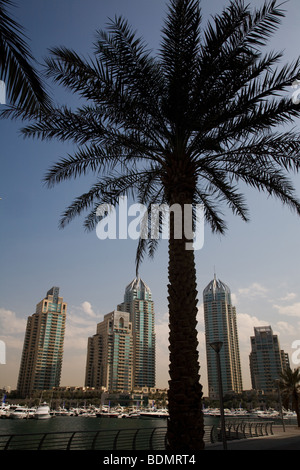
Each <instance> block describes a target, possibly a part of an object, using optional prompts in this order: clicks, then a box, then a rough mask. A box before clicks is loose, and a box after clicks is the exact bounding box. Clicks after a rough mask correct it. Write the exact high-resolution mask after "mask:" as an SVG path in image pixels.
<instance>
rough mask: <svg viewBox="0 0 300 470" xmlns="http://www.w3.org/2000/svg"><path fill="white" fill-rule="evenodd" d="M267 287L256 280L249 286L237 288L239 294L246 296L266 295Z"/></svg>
mask: <svg viewBox="0 0 300 470" xmlns="http://www.w3.org/2000/svg"><path fill="white" fill-rule="evenodd" d="M267 293H268V289H267V288H266V287H264V286H263V285H262V284H259V283H258V282H253V283H252V284H251V285H250V286H249V287H244V288H240V289H238V294H239V295H246V296H248V297H266V295H267Z"/></svg>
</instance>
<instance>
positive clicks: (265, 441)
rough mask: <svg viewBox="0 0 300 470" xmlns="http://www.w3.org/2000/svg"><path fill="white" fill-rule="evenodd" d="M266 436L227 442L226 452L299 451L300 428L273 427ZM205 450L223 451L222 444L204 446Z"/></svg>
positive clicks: (292, 426) (290, 426)
mask: <svg viewBox="0 0 300 470" xmlns="http://www.w3.org/2000/svg"><path fill="white" fill-rule="evenodd" d="M273 433H274V434H270V435H268V436H261V437H251V438H247V439H239V440H231V441H230V440H229V441H227V450H300V428H298V427H297V426H295V425H286V426H285V431H284V430H283V427H282V426H281V425H274V426H273ZM205 450H223V443H222V442H217V443H213V444H210V443H208V444H206V447H205Z"/></svg>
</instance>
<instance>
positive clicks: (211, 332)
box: [203, 275, 243, 398]
mask: <svg viewBox="0 0 300 470" xmlns="http://www.w3.org/2000/svg"><path fill="white" fill-rule="evenodd" d="M203 302H204V322H205V338H206V357H207V375H208V391H209V396H210V398H218V397H219V388H218V373H217V358H216V352H215V351H214V350H213V348H212V347H211V346H210V344H211V343H213V342H216V341H221V342H222V343H223V345H222V348H221V351H220V353H219V354H220V362H221V373H222V385H223V393H224V395H225V394H226V393H227V392H236V393H241V392H242V389H243V384H242V373H241V364H240V352H239V344H238V332H237V322H236V309H235V307H234V306H233V305H232V303H231V292H230V289H229V287H228V286H227V285H226V284H224V283H223V282H222V281H220V280H217V279H216V275H215V276H214V279H213V280H212V281H211V282H210V283H209V284H208V285H207V286H206V288H205V289H204V291H203Z"/></svg>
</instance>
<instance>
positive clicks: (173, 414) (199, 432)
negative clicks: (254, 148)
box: [167, 206, 204, 452]
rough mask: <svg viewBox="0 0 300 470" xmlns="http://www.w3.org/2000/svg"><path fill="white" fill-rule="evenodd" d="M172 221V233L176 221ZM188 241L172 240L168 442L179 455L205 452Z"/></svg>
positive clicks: (193, 280)
mask: <svg viewBox="0 0 300 470" xmlns="http://www.w3.org/2000/svg"><path fill="white" fill-rule="evenodd" d="M182 207H183V206H182ZM170 222H171V223H170V226H171V234H172V233H173V231H172V230H173V224H174V221H173V223H172V218H171V221H170ZM186 241H187V240H186V239H185V238H184V237H182V239H180V240H178V239H174V237H172V236H170V240H169V285H168V301H169V329H170V330H169V331H170V333H169V350H170V367H169V373H170V381H169V392H168V400H169V414H170V419H169V421H168V431H167V440H168V445H169V450H170V451H176V452H180V451H181V452H182V451H197V450H202V449H204V442H203V435H204V425H203V413H202V403H201V397H202V386H201V385H200V383H199V378H200V376H199V362H198V351H197V346H198V340H197V330H196V324H197V320H196V316H197V311H198V309H197V289H196V270H195V258H194V251H193V250H186V249H185V243H186Z"/></svg>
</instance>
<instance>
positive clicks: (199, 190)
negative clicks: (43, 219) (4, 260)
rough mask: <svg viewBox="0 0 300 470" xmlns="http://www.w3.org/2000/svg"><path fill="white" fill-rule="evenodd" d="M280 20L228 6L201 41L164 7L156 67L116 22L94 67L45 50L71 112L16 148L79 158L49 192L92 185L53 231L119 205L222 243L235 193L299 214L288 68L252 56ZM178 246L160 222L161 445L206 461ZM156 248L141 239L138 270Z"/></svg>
mask: <svg viewBox="0 0 300 470" xmlns="http://www.w3.org/2000/svg"><path fill="white" fill-rule="evenodd" d="M283 16H284V13H283V11H282V10H281V9H280V7H279V6H278V5H277V3H276V0H272V1H269V2H268V3H266V4H265V5H264V6H263V7H261V8H260V9H259V10H257V11H254V12H252V11H251V10H249V7H246V6H245V5H244V2H243V1H242V0H236V1H231V2H230V3H229V6H228V7H227V8H225V9H224V11H223V13H222V14H220V15H218V16H215V17H214V18H213V20H212V21H211V22H210V23H209V24H208V26H207V28H206V29H205V30H203V31H201V30H200V25H201V14H200V7H199V1H198V0H170V3H169V9H168V14H167V17H166V20H165V24H164V28H163V37H162V42H161V47H160V51H159V53H158V54H157V56H153V55H152V54H151V52H150V51H148V50H147V49H146V46H145V44H144V43H143V41H142V39H140V38H139V37H137V36H136V34H135V33H134V32H133V31H132V29H131V27H130V26H129V25H128V23H127V21H126V20H125V19H123V18H119V17H116V18H115V19H114V20H110V22H109V24H108V28H107V30H104V31H99V32H98V33H97V42H96V44H95V57H94V59H93V60H91V59H89V60H85V59H84V58H82V57H80V56H79V55H78V54H77V53H76V52H74V51H72V50H69V49H66V48H64V47H60V48H55V49H52V50H51V55H50V57H49V58H48V59H47V64H46V65H47V74H48V77H51V78H53V80H54V81H55V82H56V83H58V84H61V85H63V86H65V87H66V88H67V89H69V90H72V91H73V92H74V93H77V94H78V96H79V97H80V98H81V99H82V100H83V105H82V106H81V107H79V108H78V109H76V110H72V109H70V108H69V107H67V106H62V107H56V108H55V109H53V110H52V112H51V113H49V114H48V115H46V116H45V117H44V119H42V120H40V121H36V122H33V123H32V124H29V125H28V126H27V127H26V128H24V134H25V135H27V136H32V137H38V138H42V139H52V138H55V139H59V140H61V141H70V142H73V143H75V144H76V145H77V150H76V151H75V152H74V154H72V155H69V156H67V157H65V158H63V159H62V160H60V161H59V162H57V163H56V164H55V165H54V166H53V167H52V168H50V169H49V171H48V173H47V174H46V176H45V181H46V182H47V184H48V185H49V187H51V186H53V185H55V184H56V183H59V182H62V181H64V180H68V179H70V178H76V177H78V176H80V175H82V174H85V173H87V172H92V173H94V174H95V176H96V180H95V183H94V184H93V185H92V186H91V188H90V190H89V191H88V192H87V193H84V194H82V195H81V196H79V197H78V198H76V199H75V200H74V201H73V202H72V203H71V204H70V206H69V207H68V208H67V209H66V210H65V212H64V213H63V215H62V218H61V220H60V226H61V227H64V226H65V225H66V224H67V223H69V222H70V221H71V220H72V219H73V218H74V217H76V216H78V215H80V214H83V213H84V212H85V211H86V210H87V211H88V212H87V214H86V216H85V219H84V225H85V228H86V229H89V230H91V229H94V228H95V226H96V224H97V222H98V220H99V218H98V217H97V207H98V205H99V204H103V203H109V204H114V205H117V203H118V201H119V197H120V196H121V195H130V194H131V195H132V194H133V197H134V198H135V201H136V202H137V201H138V202H140V203H142V204H144V205H145V206H146V207H147V208H149V209H150V207H151V205H152V204H159V205H160V204H163V203H165V204H167V205H169V206H171V205H173V204H178V205H179V206H177V207H180V208H182V213H184V207H185V205H189V207H191V205H192V207H195V205H196V204H201V205H202V207H203V208H204V215H205V219H206V222H207V223H208V224H209V225H210V227H211V229H212V230H213V231H214V232H219V233H222V234H223V233H225V231H226V222H225V220H224V216H223V214H222V204H225V206H229V207H230V208H231V210H232V211H233V213H234V214H237V215H239V216H240V217H241V218H242V219H243V220H245V221H247V220H248V211H247V207H246V203H245V197H244V195H243V193H242V192H241V189H240V187H239V183H242V184H246V185H249V186H251V187H254V188H256V189H257V190H258V191H263V192H265V193H267V194H268V195H272V196H275V197H277V198H279V199H280V200H281V201H282V203H284V204H285V205H287V206H289V207H290V208H291V209H294V210H295V211H296V212H297V214H299V213H300V203H299V201H298V200H297V198H296V196H295V191H294V188H293V185H292V183H291V181H290V179H289V177H288V173H289V172H290V171H294V172H297V171H298V170H299V166H300V158H299V155H300V153H299V151H300V136H299V134H298V133H296V132H292V131H290V130H285V131H284V130H283V129H282V130H280V129H279V125H283V124H288V123H291V122H292V121H293V120H294V118H296V117H299V108H297V107H296V106H295V105H294V104H293V103H292V100H291V99H290V97H289V96H286V93H285V91H286V87H287V86H290V85H291V84H292V82H293V81H294V80H295V78H296V77H297V74H298V72H299V60H297V61H296V62H295V63H294V64H291V65H286V66H284V67H282V68H278V69H277V68H275V65H276V64H277V63H278V62H279V61H280V59H281V57H282V55H281V54H280V53H275V52H269V53H266V54H263V53H262V52H261V51H260V49H262V48H263V46H265V44H267V41H268V39H269V37H270V36H271V35H272V33H274V31H275V30H276V29H277V27H278V25H279V23H280V20H281V17H283ZM187 239H188V238H187V237H186V236H185V235H184V236H182V237H181V239H178V238H176V237H175V236H174V219H173V218H172V219H171V231H170V240H169V267H168V276H169V284H168V301H169V329H170V333H169V350H170V367H169V374H170V381H169V392H168V401H169V413H170V419H169V422H168V443H169V448H170V449H173V450H176V451H178V452H181V451H189V450H192V451H196V450H199V449H203V447H204V443H203V434H204V426H203V415H202V405H201V397H202V386H201V384H200V383H199V381H200V377H199V361H198V351H197V346H198V343H197V329H196V325H197V321H196V316H197V287H196V270H195V260H194V251H193V250H186V249H185V248H186V247H185V243H186V241H187ZM157 243H158V240H157V239H151V237H149V238H148V239H147V238H144V239H140V241H139V243H138V249H137V259H136V264H137V269H138V266H139V263H140V261H141V260H142V259H143V257H144V255H145V254H147V253H148V254H149V255H150V256H153V254H154V251H155V248H156V246H157Z"/></svg>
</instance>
